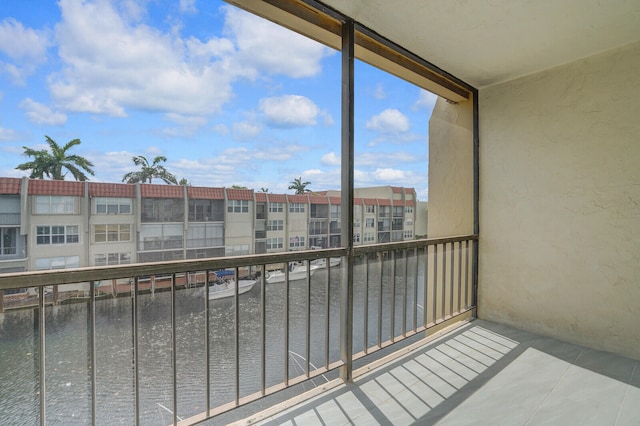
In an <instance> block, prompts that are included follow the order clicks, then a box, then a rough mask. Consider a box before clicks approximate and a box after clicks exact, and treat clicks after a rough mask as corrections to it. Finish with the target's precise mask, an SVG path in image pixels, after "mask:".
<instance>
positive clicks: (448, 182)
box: [427, 98, 473, 238]
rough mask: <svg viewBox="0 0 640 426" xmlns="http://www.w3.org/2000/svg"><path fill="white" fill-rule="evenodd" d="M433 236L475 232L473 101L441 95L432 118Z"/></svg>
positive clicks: (430, 229)
mask: <svg viewBox="0 0 640 426" xmlns="http://www.w3.org/2000/svg"><path fill="white" fill-rule="evenodd" d="M427 232H428V235H429V238H438V237H450V236H453V235H467V234H472V233H473V104H472V101H467V102H465V103H461V104H450V103H447V102H446V101H445V100H444V99H442V98H439V99H438V100H437V102H436V106H435V107H434V109H433V113H432V114H431V119H430V120H429V219H428V224H427Z"/></svg>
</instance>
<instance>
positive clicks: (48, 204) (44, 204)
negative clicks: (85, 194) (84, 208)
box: [34, 195, 77, 214]
mask: <svg viewBox="0 0 640 426" xmlns="http://www.w3.org/2000/svg"><path fill="white" fill-rule="evenodd" d="M76 213H77V212H76V197H69V196H64V195H36V199H35V210H34V214H76Z"/></svg>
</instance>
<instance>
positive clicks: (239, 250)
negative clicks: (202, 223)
mask: <svg viewBox="0 0 640 426" xmlns="http://www.w3.org/2000/svg"><path fill="white" fill-rule="evenodd" d="M246 254H249V245H248V244H242V245H237V246H228V247H225V248H224V255H225V256H243V255H246Z"/></svg>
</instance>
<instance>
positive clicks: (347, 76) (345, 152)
mask: <svg viewBox="0 0 640 426" xmlns="http://www.w3.org/2000/svg"><path fill="white" fill-rule="evenodd" d="M354 27H355V25H354V22H353V20H351V19H347V20H346V22H344V23H343V24H342V138H341V139H342V141H341V147H342V149H341V154H342V155H341V158H342V160H341V161H342V163H341V173H342V179H341V189H342V191H341V192H342V201H341V209H342V210H341V215H340V219H341V222H342V226H341V228H342V230H341V235H340V238H341V245H342V246H343V247H345V246H346V247H348V248H349V253H348V254H347V256H346V259H345V260H346V262H345V266H344V268H342V290H341V295H340V296H341V297H340V318H341V320H340V358H341V360H342V362H343V367H342V368H341V369H340V377H341V378H342V380H344V381H345V382H349V381H351V378H352V360H353V256H352V248H353V174H354V167H353V162H354V149H353V141H354V137H353V123H354V120H353V114H354V105H353V102H354V95H353V89H354V85H353V75H354V58H355V49H354V34H355V29H354Z"/></svg>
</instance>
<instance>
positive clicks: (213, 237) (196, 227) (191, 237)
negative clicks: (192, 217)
mask: <svg viewBox="0 0 640 426" xmlns="http://www.w3.org/2000/svg"><path fill="white" fill-rule="evenodd" d="M223 245H224V224H222V223H197V224H196V223H190V224H189V230H188V232H187V248H199V247H221V246H223Z"/></svg>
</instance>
